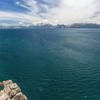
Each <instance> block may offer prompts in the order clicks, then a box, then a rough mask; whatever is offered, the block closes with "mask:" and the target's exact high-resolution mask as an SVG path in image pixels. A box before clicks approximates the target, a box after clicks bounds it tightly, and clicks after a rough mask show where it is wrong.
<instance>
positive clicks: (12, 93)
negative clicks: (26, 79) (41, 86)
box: [0, 80, 28, 100]
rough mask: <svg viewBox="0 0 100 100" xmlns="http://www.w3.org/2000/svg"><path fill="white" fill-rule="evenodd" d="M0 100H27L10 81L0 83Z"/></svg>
mask: <svg viewBox="0 0 100 100" xmlns="http://www.w3.org/2000/svg"><path fill="white" fill-rule="evenodd" d="M0 87H3V88H4V89H3V90H1V91H0V100H28V99H27V97H26V96H25V95H24V94H23V93H22V92H21V89H20V88H19V86H18V85H17V84H16V83H13V82H12V81H11V80H8V81H3V82H0Z"/></svg>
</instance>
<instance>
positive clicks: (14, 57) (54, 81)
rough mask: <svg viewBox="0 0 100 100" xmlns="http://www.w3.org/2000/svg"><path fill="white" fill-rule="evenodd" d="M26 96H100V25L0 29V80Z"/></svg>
mask: <svg viewBox="0 0 100 100" xmlns="http://www.w3.org/2000/svg"><path fill="white" fill-rule="evenodd" d="M8 79H12V80H13V81H14V82H17V83H18V84H19V86H20V87H21V88H22V90H23V92H24V93H25V94H26V95H27V96H28V98H29V100H100V29H40V28H39V29H0V81H3V80H8Z"/></svg>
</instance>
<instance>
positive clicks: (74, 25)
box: [0, 23, 100, 29]
mask: <svg viewBox="0 0 100 100" xmlns="http://www.w3.org/2000/svg"><path fill="white" fill-rule="evenodd" d="M0 28H2V29H3V28H16V29H18V28H31V29H32V28H33V29H34V28H100V24H92V23H75V24H72V25H62V24H61V25H60V24H59V25H55V26H54V25H51V24H38V25H28V26H25V25H17V26H2V25H1V26H0Z"/></svg>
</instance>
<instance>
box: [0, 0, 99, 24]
mask: <svg viewBox="0 0 100 100" xmlns="http://www.w3.org/2000/svg"><path fill="white" fill-rule="evenodd" d="M21 1H22V2H23V3H22V2H16V5H18V6H21V7H23V8H26V9H27V10H28V12H27V13H25V14H23V13H20V12H19V13H16V12H9V13H8V12H2V11H1V12H0V20H2V19H5V20H6V19H12V20H18V21H20V20H21V22H28V23H33V24H37V23H50V24H72V23H78V22H79V23H81V22H82V23H84V22H90V23H92V22H93V23H100V21H99V20H100V14H98V15H96V16H95V14H96V13H97V12H100V7H99V6H100V1H99V0H43V1H44V2H46V3H45V4H43V3H41V4H40V3H38V1H37V0H21ZM57 1H59V2H57ZM48 4H49V5H48ZM54 4H57V5H56V6H54ZM42 9H45V11H42ZM93 16H95V17H93Z"/></svg>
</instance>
